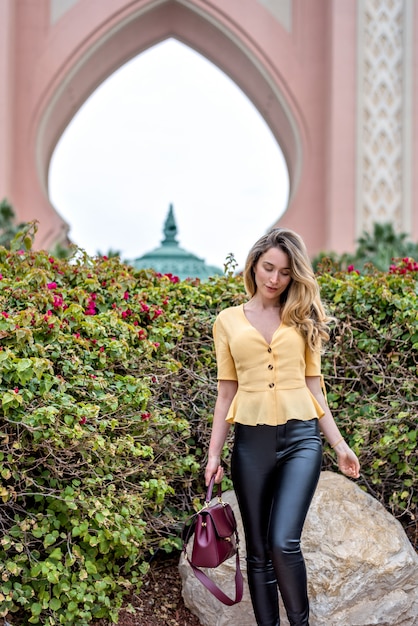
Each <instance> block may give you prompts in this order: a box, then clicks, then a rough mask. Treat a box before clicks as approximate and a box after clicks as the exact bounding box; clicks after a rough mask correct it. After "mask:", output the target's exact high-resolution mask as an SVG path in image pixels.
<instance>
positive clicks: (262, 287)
mask: <svg viewBox="0 0 418 626" xmlns="http://www.w3.org/2000/svg"><path fill="white" fill-rule="evenodd" d="M254 275H255V284H256V286H257V293H258V294H259V295H261V296H263V297H265V298H268V299H272V300H274V299H276V298H279V297H280V295H281V294H282V293H283V292H284V291H285V290H286V288H287V287H288V285H289V283H290V281H291V280H292V276H291V271H290V263H289V257H288V255H287V254H286V253H285V252H283V250H282V249H281V248H269V250H267V251H266V252H264V254H262V255H261V256H260V258H259V259H258V261H257V263H256V264H255V267H254Z"/></svg>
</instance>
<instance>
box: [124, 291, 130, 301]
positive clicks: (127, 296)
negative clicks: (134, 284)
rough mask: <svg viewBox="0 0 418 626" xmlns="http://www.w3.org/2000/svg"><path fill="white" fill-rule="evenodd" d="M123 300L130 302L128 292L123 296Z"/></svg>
mask: <svg viewBox="0 0 418 626" xmlns="http://www.w3.org/2000/svg"><path fill="white" fill-rule="evenodd" d="M123 299H124V300H129V293H128V292H127V291H125V293H124V294H123Z"/></svg>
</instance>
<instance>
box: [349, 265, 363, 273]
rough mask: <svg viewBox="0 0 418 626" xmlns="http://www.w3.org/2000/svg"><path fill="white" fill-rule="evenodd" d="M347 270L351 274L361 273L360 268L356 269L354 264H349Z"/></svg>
mask: <svg viewBox="0 0 418 626" xmlns="http://www.w3.org/2000/svg"><path fill="white" fill-rule="evenodd" d="M347 272H348V273H349V274H351V273H354V274H359V275H360V272H359V271H358V270H356V269H355V267H354V265H349V266H348V267H347Z"/></svg>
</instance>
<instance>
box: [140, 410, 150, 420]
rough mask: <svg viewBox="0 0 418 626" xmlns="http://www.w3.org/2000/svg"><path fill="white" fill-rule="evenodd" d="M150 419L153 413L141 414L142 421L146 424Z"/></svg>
mask: <svg viewBox="0 0 418 626" xmlns="http://www.w3.org/2000/svg"><path fill="white" fill-rule="evenodd" d="M150 417H151V413H148V412H147V411H144V413H141V419H142V421H144V422H146V421H148V420H149V419H150Z"/></svg>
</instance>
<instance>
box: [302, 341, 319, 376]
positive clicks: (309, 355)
mask: <svg viewBox="0 0 418 626" xmlns="http://www.w3.org/2000/svg"><path fill="white" fill-rule="evenodd" d="M305 376H321V353H320V352H319V350H315V352H314V351H313V350H311V349H310V348H309V347H308V346H306V350H305Z"/></svg>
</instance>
